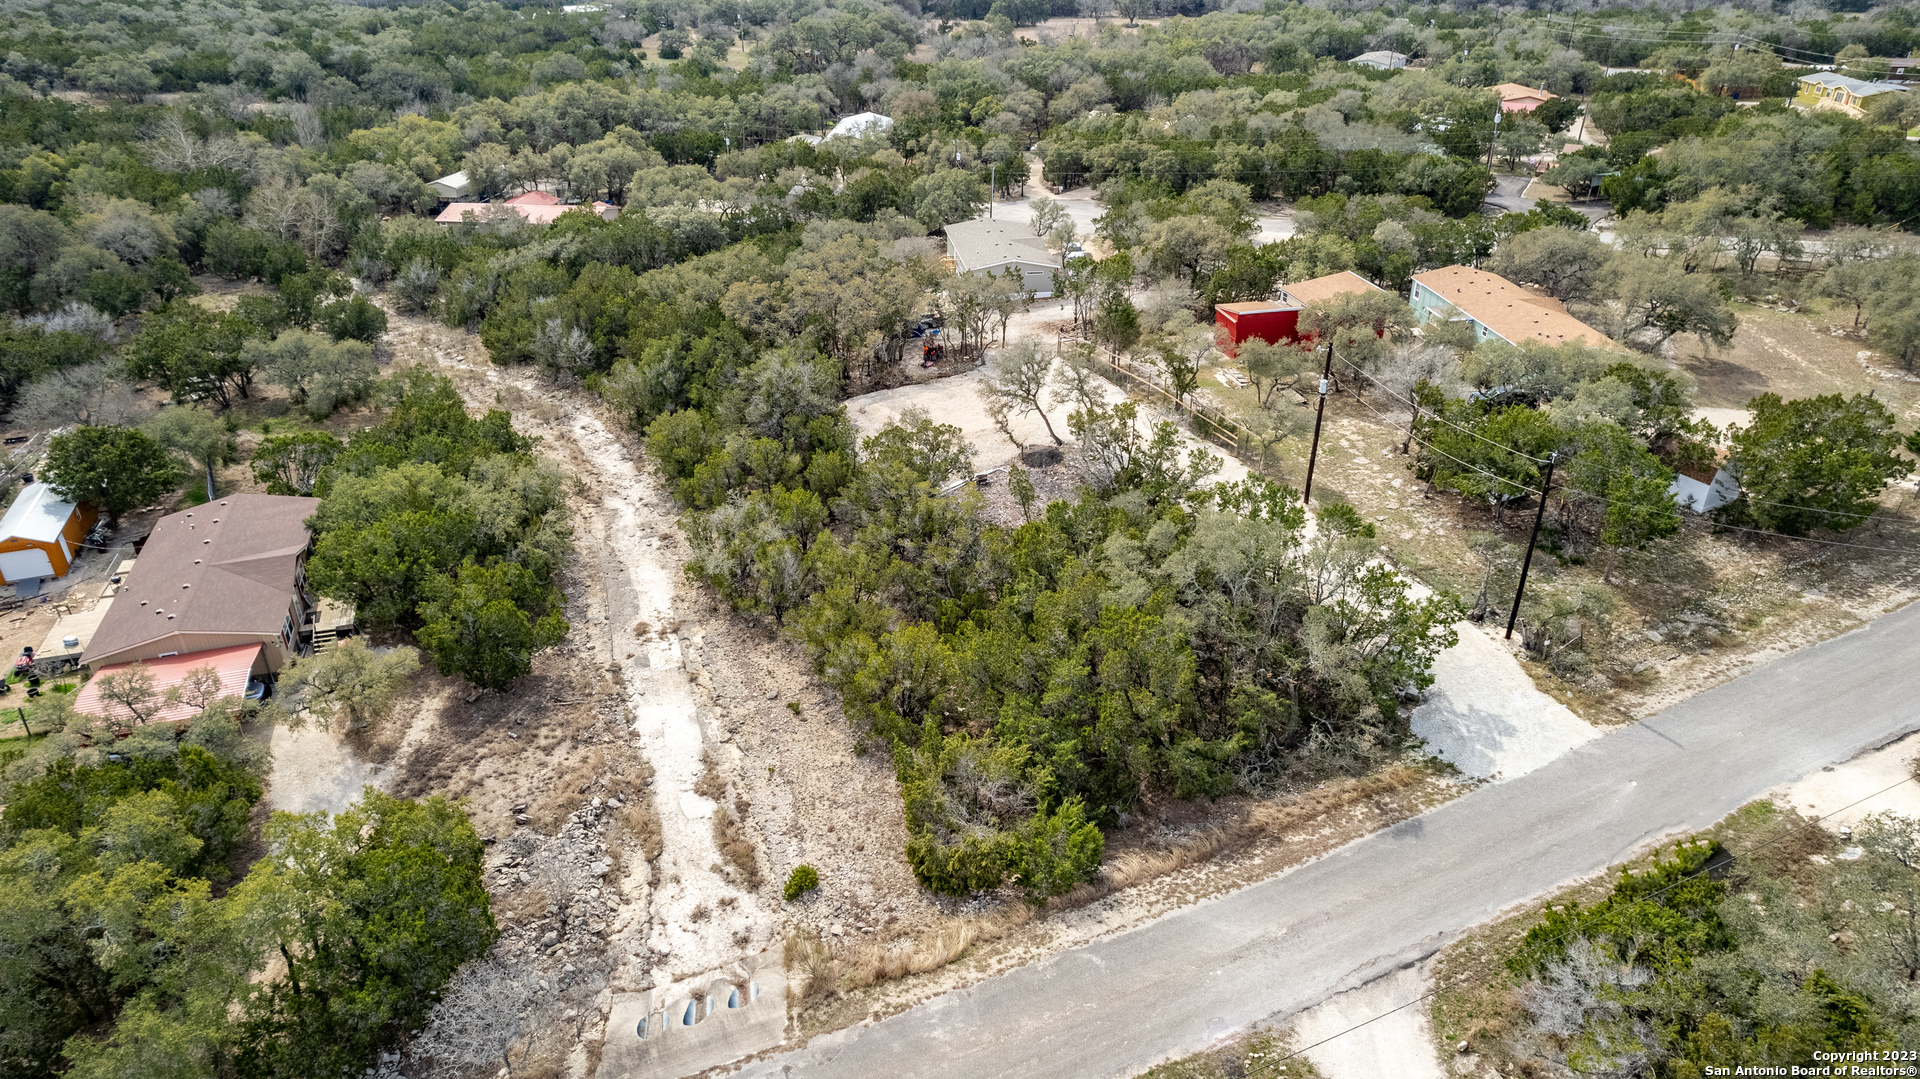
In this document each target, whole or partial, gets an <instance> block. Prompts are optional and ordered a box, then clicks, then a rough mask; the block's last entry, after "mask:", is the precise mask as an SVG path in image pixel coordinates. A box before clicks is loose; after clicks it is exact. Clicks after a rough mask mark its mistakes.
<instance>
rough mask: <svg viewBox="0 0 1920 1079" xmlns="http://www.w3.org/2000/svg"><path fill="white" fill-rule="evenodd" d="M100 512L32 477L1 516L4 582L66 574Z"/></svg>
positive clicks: (0, 556) (0, 573)
mask: <svg viewBox="0 0 1920 1079" xmlns="http://www.w3.org/2000/svg"><path fill="white" fill-rule="evenodd" d="M99 518H100V514H99V512H98V511H96V510H95V509H94V508H93V507H92V506H89V505H86V504H84V503H82V504H79V505H75V504H74V503H72V502H68V501H65V500H63V499H62V498H61V497H60V496H59V495H57V494H55V493H54V490H53V488H51V487H49V486H47V485H46V484H44V483H29V484H27V486H26V487H25V488H24V489H23V490H22V491H21V492H20V497H19V498H16V499H14V500H13V505H12V506H10V507H8V509H7V515H6V516H5V517H0V584H14V585H17V584H20V583H22V582H25V581H38V580H40V579H42V578H45V577H64V576H66V575H67V570H69V569H71V568H73V560H74V558H75V557H76V556H77V553H78V551H79V548H80V544H81V542H82V541H84V540H85V539H86V538H87V533H88V532H89V531H90V530H92V528H93V523H94V522H95V521H97V520H99Z"/></svg>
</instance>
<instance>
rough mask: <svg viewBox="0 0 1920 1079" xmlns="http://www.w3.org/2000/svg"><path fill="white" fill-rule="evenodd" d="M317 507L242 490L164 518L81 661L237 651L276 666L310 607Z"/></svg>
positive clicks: (97, 669)
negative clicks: (309, 567) (311, 524)
mask: <svg viewBox="0 0 1920 1079" xmlns="http://www.w3.org/2000/svg"><path fill="white" fill-rule="evenodd" d="M319 508H320V500H319V499H317V498H294V497H289V496H284V495H259V494H239V495H230V496H228V497H226V498H223V499H220V500H218V501H216V502H208V503H206V504H204V505H200V506H195V507H194V508H193V509H190V510H182V511H180V512H179V513H170V514H168V515H167V516H165V517H162V518H161V519H160V521H159V523H158V524H156V525H154V528H153V534H152V535H151V536H149V537H148V539H147V544H146V546H145V547H144V548H142V549H141V551H140V558H139V560H138V564H137V565H136V566H135V568H134V570H133V572H132V573H131V574H129V575H128V577H127V579H126V581H124V582H123V583H122V584H121V586H120V590H119V592H118V593H117V594H115V596H114V601H113V607H112V608H111V609H110V610H109V611H108V612H107V614H106V617H105V618H103V619H102V620H101V622H100V627H99V628H98V629H96V630H95V631H94V633H93V637H92V639H91V640H89V641H88V642H87V646H86V651H85V652H84V653H82V655H81V657H80V661H81V663H83V664H84V665H86V666H87V667H89V668H91V669H92V670H93V671H94V673H95V674H96V675H98V674H99V673H101V672H102V671H103V670H106V669H107V668H109V667H112V666H114V665H116V664H129V663H134V662H139V661H150V660H160V659H167V658H170V657H173V656H186V655H188V654H190V653H199V652H210V651H212V650H215V649H222V650H224V649H232V648H242V649H244V650H245V651H246V652H247V654H248V656H249V657H250V662H249V663H248V664H247V666H248V667H249V668H252V667H255V666H257V667H258V668H259V670H261V671H264V672H271V671H278V670H280V669H281V668H282V667H284V666H286V664H287V661H288V660H289V659H291V658H292V657H293V656H294V655H295V654H297V653H298V652H299V650H300V644H301V632H302V629H303V628H304V627H305V625H306V622H307V611H308V610H309V608H310V607H311V606H312V600H310V599H309V597H308V596H307V594H306V564H307V548H308V547H309V546H310V544H311V542H312V536H311V535H310V534H309V533H308V531H307V525H306V520H307V518H308V517H310V516H312V515H313V513H314V511H315V510H317V509H319ZM256 660H257V662H256Z"/></svg>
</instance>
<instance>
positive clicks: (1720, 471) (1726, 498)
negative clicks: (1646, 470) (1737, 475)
mask: <svg viewBox="0 0 1920 1079" xmlns="http://www.w3.org/2000/svg"><path fill="white" fill-rule="evenodd" d="M1667 493H1668V494H1670V495H1672V496H1673V500H1674V502H1676V503H1678V504H1679V506H1680V508H1681V509H1685V510H1692V511H1693V512H1695V513H1712V512H1713V511H1714V510H1717V509H1719V508H1720V507H1721V506H1724V505H1726V504H1727V503H1729V502H1732V501H1733V500H1734V499H1736V498H1739V497H1740V481H1739V480H1737V479H1734V478H1733V474H1732V473H1731V472H1728V471H1727V470H1726V469H1725V468H1717V469H1713V470H1711V471H1709V470H1708V469H1704V468H1697V467H1691V466H1685V465H1683V466H1681V467H1679V468H1676V469H1674V471H1673V485H1672V486H1670V487H1668V488H1667Z"/></svg>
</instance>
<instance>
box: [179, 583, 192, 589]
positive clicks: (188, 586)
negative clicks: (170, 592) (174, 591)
mask: <svg viewBox="0 0 1920 1079" xmlns="http://www.w3.org/2000/svg"><path fill="white" fill-rule="evenodd" d="M180 587H182V588H192V587H193V586H192V585H190V584H183V585H181V586H180Z"/></svg>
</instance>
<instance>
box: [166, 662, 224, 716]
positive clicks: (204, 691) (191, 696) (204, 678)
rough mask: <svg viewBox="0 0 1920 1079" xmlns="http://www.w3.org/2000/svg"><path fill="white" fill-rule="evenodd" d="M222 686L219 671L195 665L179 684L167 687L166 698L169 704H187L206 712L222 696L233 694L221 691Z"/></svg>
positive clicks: (198, 710) (195, 709) (196, 709)
mask: <svg viewBox="0 0 1920 1079" xmlns="http://www.w3.org/2000/svg"><path fill="white" fill-rule="evenodd" d="M221 688H222V683H221V681H220V672H219V671H216V670H214V669H213V668H212V667H195V668H193V669H192V670H190V671H188V672H187V673H186V675H185V676H184V677H183V678H182V679H181V680H180V683H179V684H178V685H173V686H168V687H167V693H166V697H165V698H164V699H165V701H166V703H167V704H169V705H173V704H185V705H187V706H188V707H190V708H192V709H193V710H194V711H196V712H205V711H206V710H207V709H209V708H211V707H213V706H214V704H215V703H217V702H218V701H219V700H220V699H221V698H222V697H231V696H233V694H231V693H222V692H220V690H221Z"/></svg>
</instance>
